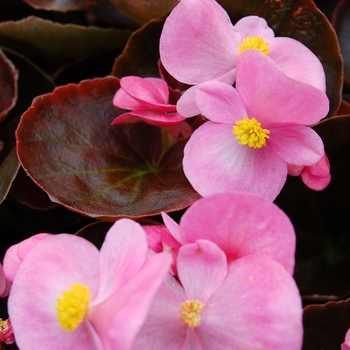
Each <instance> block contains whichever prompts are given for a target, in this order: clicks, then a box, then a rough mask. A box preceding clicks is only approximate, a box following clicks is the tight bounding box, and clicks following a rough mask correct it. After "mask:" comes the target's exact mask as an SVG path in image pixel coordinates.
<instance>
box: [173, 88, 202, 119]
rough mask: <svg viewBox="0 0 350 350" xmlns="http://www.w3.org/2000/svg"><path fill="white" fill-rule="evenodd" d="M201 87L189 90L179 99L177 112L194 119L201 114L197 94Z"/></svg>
mask: <svg viewBox="0 0 350 350" xmlns="http://www.w3.org/2000/svg"><path fill="white" fill-rule="evenodd" d="M199 86H200V84H199V85H195V86H192V87H190V88H189V89H187V90H186V91H185V92H184V93H183V94H182V96H181V97H180V98H179V100H178V101H177V104H176V109H177V111H178V112H179V113H180V114H181V115H184V116H186V117H193V116H195V115H197V114H199V113H200V110H199V109H198V107H197V103H196V93H197V90H198V87H199Z"/></svg>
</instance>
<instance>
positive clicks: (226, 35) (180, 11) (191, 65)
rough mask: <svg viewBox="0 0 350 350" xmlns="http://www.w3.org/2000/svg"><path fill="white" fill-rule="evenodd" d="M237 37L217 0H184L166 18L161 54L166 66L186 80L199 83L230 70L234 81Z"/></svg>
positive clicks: (184, 81)
mask: <svg viewBox="0 0 350 350" xmlns="http://www.w3.org/2000/svg"><path fill="white" fill-rule="evenodd" d="M180 24H181V25H180ZM236 38H239V35H238V33H237V32H235V31H234V30H233V28H232V24H231V22H230V20H229V17H228V16H227V13H226V12H225V11H224V9H223V8H222V7H221V6H220V5H219V4H218V3H217V2H216V1H213V0H182V1H180V2H179V4H178V5H177V6H176V7H175V8H174V9H173V10H172V12H171V13H170V15H169V16H168V18H167V19H166V21H165V24H164V27H163V31H162V34H161V37H160V47H159V50H160V58H161V61H162V63H163V65H164V67H165V68H166V70H167V71H168V72H169V73H170V74H171V75H172V76H173V77H174V78H175V79H177V80H179V81H181V82H183V83H187V84H191V85H195V84H198V83H202V82H205V81H207V80H213V79H215V78H217V77H220V76H222V75H225V74H227V73H229V72H232V79H231V83H232V82H233V74H234V73H233V69H234V67H235V63H236V62H235V58H236V57H237V54H238V45H237V44H236V42H237V39H236ZM213 53H215V54H213Z"/></svg>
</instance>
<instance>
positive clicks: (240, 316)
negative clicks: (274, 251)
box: [196, 255, 303, 350]
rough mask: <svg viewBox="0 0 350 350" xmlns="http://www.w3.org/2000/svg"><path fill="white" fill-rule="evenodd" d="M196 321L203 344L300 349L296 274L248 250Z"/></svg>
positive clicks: (208, 346) (211, 349)
mask: <svg viewBox="0 0 350 350" xmlns="http://www.w3.org/2000/svg"><path fill="white" fill-rule="evenodd" d="M201 318H202V322H201V325H200V326H199V327H197V329H196V330H197V332H198V336H199V338H200V340H201V343H202V345H203V346H204V345H205V349H208V350H217V349H269V350H281V349H284V350H296V349H301V346H302V340H303V324H302V304H301V298H300V295H299V291H298V288H297V286H296V284H295V282H294V280H293V278H292V277H291V276H290V275H289V274H288V273H287V272H286V271H285V269H284V268H283V267H282V266H281V265H280V264H278V263H277V262H275V261H273V260H271V259H269V258H267V257H264V256H259V255H248V256H245V257H242V258H240V259H238V260H236V261H234V262H233V263H231V264H230V267H229V273H228V275H227V278H226V279H225V281H224V282H223V284H222V285H221V287H220V288H219V289H218V290H217V291H216V292H215V293H214V294H213V296H212V298H210V299H209V300H208V302H207V303H206V307H205V308H204V310H203V311H202V313H201Z"/></svg>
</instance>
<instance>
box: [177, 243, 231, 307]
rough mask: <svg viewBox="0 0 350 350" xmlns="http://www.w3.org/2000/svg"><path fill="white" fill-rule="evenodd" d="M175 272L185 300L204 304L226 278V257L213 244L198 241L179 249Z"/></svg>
mask: <svg viewBox="0 0 350 350" xmlns="http://www.w3.org/2000/svg"><path fill="white" fill-rule="evenodd" d="M177 271H178V275H179V279H180V282H181V283H182V285H183V287H184V289H185V291H186V294H187V298H188V299H190V300H193V299H198V300H200V301H202V302H206V301H207V300H208V299H209V298H210V297H211V296H212V295H213V293H214V292H215V291H216V290H217V289H218V288H219V287H220V285H221V284H222V282H223V280H224V279H225V277H226V274H227V259H226V255H225V253H224V252H223V251H222V250H221V249H220V248H219V247H218V246H217V245H216V244H215V243H213V242H210V241H207V240H198V241H196V242H195V243H192V244H186V245H184V246H182V247H181V248H180V250H179V254H178V258H177Z"/></svg>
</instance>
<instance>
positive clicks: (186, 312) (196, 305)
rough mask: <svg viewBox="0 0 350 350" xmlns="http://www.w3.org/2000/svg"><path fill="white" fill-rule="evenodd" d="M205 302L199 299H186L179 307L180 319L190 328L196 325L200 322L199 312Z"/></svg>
mask: <svg viewBox="0 0 350 350" xmlns="http://www.w3.org/2000/svg"><path fill="white" fill-rule="evenodd" d="M204 306H205V304H204V303H202V302H201V301H199V300H186V301H185V302H183V303H182V304H181V307H180V319H181V321H182V322H184V323H186V324H187V325H188V326H189V327H190V328H195V327H198V326H199V325H200V323H201V316H200V313H201V312H202V311H203V309H204Z"/></svg>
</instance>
